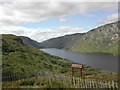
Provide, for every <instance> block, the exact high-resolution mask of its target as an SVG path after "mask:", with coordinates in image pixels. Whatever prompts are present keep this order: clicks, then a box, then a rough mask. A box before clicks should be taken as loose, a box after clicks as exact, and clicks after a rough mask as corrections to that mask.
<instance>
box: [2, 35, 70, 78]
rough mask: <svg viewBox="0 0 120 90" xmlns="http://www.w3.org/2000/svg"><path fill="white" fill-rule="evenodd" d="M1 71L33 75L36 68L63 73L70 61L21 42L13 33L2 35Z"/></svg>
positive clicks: (4, 73)
mask: <svg viewBox="0 0 120 90" xmlns="http://www.w3.org/2000/svg"><path fill="white" fill-rule="evenodd" d="M1 39H2V70H3V71H2V73H3V76H9V75H11V74H16V73H17V74H21V75H25V74H29V75H34V72H35V71H36V70H42V71H49V72H56V71H57V72H60V73H64V72H67V71H69V70H70V68H69V65H70V64H71V63H72V62H71V61H67V60H63V59H61V58H58V57H55V56H52V55H49V54H47V53H44V52H43V51H41V50H39V49H36V48H34V47H32V46H28V45H26V44H24V43H23V41H22V40H21V39H20V37H18V36H15V35H11V34H8V35H2V38H1Z"/></svg>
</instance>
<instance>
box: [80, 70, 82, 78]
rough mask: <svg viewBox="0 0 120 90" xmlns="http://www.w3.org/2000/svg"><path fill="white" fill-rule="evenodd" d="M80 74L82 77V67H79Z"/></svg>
mask: <svg viewBox="0 0 120 90" xmlns="http://www.w3.org/2000/svg"><path fill="white" fill-rule="evenodd" d="M80 75H81V77H82V68H80Z"/></svg>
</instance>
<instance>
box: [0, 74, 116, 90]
mask: <svg viewBox="0 0 120 90" xmlns="http://www.w3.org/2000/svg"><path fill="white" fill-rule="evenodd" d="M35 77H36V78H38V79H39V78H41V77H45V79H46V80H48V83H49V85H52V83H53V81H56V82H62V85H63V87H66V86H73V87H75V88H118V83H116V82H114V81H100V80H95V79H90V78H85V77H74V76H71V75H69V76H68V75H62V74H53V73H48V72H46V73H42V74H40V75H39V74H36V76H35ZM25 78H31V77H29V75H26V76H24V77H20V76H19V75H18V74H15V75H10V76H8V77H2V81H15V80H20V79H25Z"/></svg>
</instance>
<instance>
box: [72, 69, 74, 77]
mask: <svg viewBox="0 0 120 90" xmlns="http://www.w3.org/2000/svg"><path fill="white" fill-rule="evenodd" d="M72 76H74V68H72Z"/></svg>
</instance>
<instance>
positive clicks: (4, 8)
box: [0, 0, 118, 26]
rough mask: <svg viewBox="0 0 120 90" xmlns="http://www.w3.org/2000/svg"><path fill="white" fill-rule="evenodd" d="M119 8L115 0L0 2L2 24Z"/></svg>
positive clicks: (0, 23)
mask: <svg viewBox="0 0 120 90" xmlns="http://www.w3.org/2000/svg"><path fill="white" fill-rule="evenodd" d="M53 1H54V0H53ZM117 8H118V3H115V2H106V3H105V2H99V3H97V2H88V3H87V2H86V3H84V2H16V1H13V2H7V3H5V2H4V3H2V4H0V25H1V26H2V25H17V24H24V23H29V22H41V21H45V20H48V19H50V18H62V17H64V16H67V15H72V14H82V15H86V14H87V12H88V11H96V10H106V11H110V10H117ZM62 21H63V22H65V20H62Z"/></svg>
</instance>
